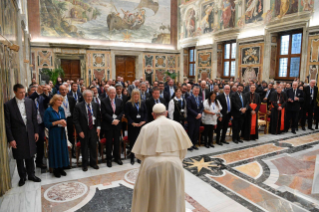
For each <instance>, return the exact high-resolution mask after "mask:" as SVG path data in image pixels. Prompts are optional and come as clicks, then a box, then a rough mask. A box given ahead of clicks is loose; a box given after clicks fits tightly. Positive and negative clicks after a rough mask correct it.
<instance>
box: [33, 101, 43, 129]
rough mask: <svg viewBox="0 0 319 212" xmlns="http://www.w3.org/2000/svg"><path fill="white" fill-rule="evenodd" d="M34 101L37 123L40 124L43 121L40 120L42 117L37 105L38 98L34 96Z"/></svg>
mask: <svg viewBox="0 0 319 212" xmlns="http://www.w3.org/2000/svg"><path fill="white" fill-rule="evenodd" d="M34 103H35V105H36V109H37V121H38V124H41V123H42V122H43V121H42V117H41V115H40V106H39V102H38V98H36V99H35V100H34Z"/></svg>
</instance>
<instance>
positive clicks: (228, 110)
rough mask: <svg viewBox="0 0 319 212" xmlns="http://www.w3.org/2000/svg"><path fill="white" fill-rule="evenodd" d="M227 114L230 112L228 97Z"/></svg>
mask: <svg viewBox="0 0 319 212" xmlns="http://www.w3.org/2000/svg"><path fill="white" fill-rule="evenodd" d="M227 112H228V113H229V112H230V102H229V97H228V95H227Z"/></svg>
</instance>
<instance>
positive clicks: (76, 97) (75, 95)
mask: <svg viewBox="0 0 319 212" xmlns="http://www.w3.org/2000/svg"><path fill="white" fill-rule="evenodd" d="M74 99H75V101H76V102H77V101H78V95H77V94H76V93H74Z"/></svg>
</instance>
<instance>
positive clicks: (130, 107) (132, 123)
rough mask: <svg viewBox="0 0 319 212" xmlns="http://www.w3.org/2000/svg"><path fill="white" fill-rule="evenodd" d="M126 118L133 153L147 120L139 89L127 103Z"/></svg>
mask: <svg viewBox="0 0 319 212" xmlns="http://www.w3.org/2000/svg"><path fill="white" fill-rule="evenodd" d="M125 117H126V118H127V121H128V139H129V141H130V149H131V151H132V148H133V146H134V144H135V141H136V139H137V136H138V134H139V133H140V130H141V128H142V126H143V125H144V124H145V123H146V120H147V110H146V105H145V103H144V102H143V101H141V94H140V91H139V90H138V89H134V90H133V91H132V94H131V99H130V100H129V101H128V102H126V105H125ZM134 163H135V161H134V154H133V153H132V152H131V164H132V165H133V164H134Z"/></svg>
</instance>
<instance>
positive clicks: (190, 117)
mask: <svg viewBox="0 0 319 212" xmlns="http://www.w3.org/2000/svg"><path fill="white" fill-rule="evenodd" d="M199 91H200V88H199V87H198V86H194V87H193V95H191V96H189V97H188V98H187V123H188V135H189V138H190V139H191V141H192V143H193V147H191V148H189V149H188V150H189V151H192V150H193V149H196V150H198V148H197V147H196V144H197V140H198V134H199V127H200V123H201V118H202V113H203V110H204V108H203V101H202V99H201V96H199Z"/></svg>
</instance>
